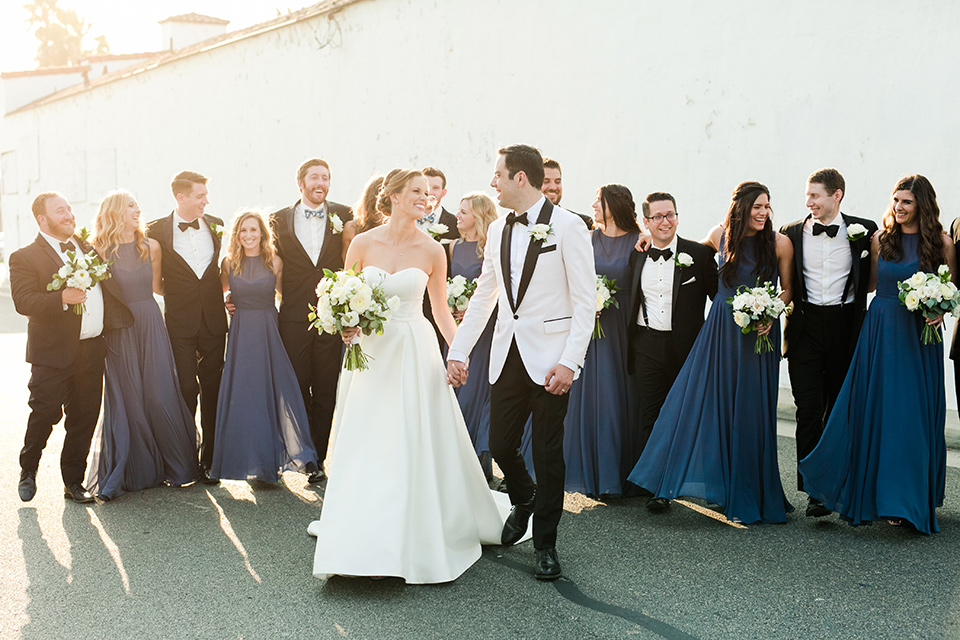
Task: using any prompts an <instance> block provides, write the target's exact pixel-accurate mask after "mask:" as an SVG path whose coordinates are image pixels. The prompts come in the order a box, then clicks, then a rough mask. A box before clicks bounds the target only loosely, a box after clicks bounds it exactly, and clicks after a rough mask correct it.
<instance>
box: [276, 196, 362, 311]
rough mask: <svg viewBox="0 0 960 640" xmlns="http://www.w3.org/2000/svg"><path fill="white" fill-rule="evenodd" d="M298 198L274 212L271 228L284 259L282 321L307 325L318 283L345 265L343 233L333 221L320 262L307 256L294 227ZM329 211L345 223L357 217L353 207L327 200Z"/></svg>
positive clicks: (324, 239) (315, 302) (325, 237)
mask: <svg viewBox="0 0 960 640" xmlns="http://www.w3.org/2000/svg"><path fill="white" fill-rule="evenodd" d="M298 204H300V201H299V200H297V201H296V202H295V203H294V204H293V205H292V206H290V207H287V208H285V209H281V210H280V211H277V212H276V213H273V214H271V215H270V227H271V228H272V229H273V242H274V244H275V246H276V249H277V255H278V256H280V259H281V260H283V282H282V283H281V286H282V289H283V297H282V299H281V302H280V322H301V323H303V324H307V322H309V320H308V319H307V315H308V314H309V313H310V309H309V305H314V306H316V304H317V293H316V291H317V283H318V282H320V278H322V277H323V270H324V269H330V270H331V271H338V270H340V269H342V268H343V235H342V234H340V233H333V229H331V227H330V224H329V220H328V224H327V225H326V235H324V237H323V248H322V249H321V250H320V256H319V257H318V259H317V261H316V262H313V260H312V259H311V258H310V256H308V255H307V251H306V249H304V248H303V245H302V244H300V240H299V239H297V234H296V231H295V230H294V214H295V213H296V209H297V205H298ZM327 212H328V214H330V215H336V216H337V217H339V218H340V221H341V222H342V223H343V224H346V223H347V221H349V220H353V211H352V210H351V209H350V207H348V206H346V205H343V204H338V203H336V202H330V201H329V200H328V201H327Z"/></svg>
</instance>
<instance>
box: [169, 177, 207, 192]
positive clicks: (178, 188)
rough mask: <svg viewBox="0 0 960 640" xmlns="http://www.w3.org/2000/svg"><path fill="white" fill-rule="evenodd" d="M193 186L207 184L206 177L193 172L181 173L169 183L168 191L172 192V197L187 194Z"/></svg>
mask: <svg viewBox="0 0 960 640" xmlns="http://www.w3.org/2000/svg"><path fill="white" fill-rule="evenodd" d="M195 184H207V179H206V177H204V176H202V175H200V174H199V173H197V172H195V171H181V172H180V173H178V174H177V175H176V177H174V179H173V182H171V183H170V189H172V190H173V195H177V194H178V193H183V194H187V193H190V192H191V191H193V185H195Z"/></svg>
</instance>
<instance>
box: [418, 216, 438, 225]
mask: <svg viewBox="0 0 960 640" xmlns="http://www.w3.org/2000/svg"><path fill="white" fill-rule="evenodd" d="M436 219H437V214H435V213H431V214H428V215H425V216H423V217H422V218H420V220H419V221H418V222H420V224H421V225H424V224H433V223H434V222H435V221H436Z"/></svg>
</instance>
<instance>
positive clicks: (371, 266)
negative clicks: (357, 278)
mask: <svg viewBox="0 0 960 640" xmlns="http://www.w3.org/2000/svg"><path fill="white" fill-rule="evenodd" d="M363 269H378V270H380V271H382V272H383V273H385V274H387V275H388V276H395V275H397V274H398V273H402V272H404V271H410V270H411V269H416V270H417V271H419V272H420V273H422V274H423V275H425V276H427V277H428V278H429V277H430V274H428V273H427V272H426V271H424V270H423V269H421V268H420V267H404V268H403V269H399V270H397V271H394V272H393V273H391V272H389V271H387V270H386V269H383V268H381V267H378V266H377V265H375V264H368V265H367V266H365V267H364V268H363ZM363 269H361V270H360V271H361V272H362V271H363Z"/></svg>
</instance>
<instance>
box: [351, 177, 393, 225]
mask: <svg viewBox="0 0 960 640" xmlns="http://www.w3.org/2000/svg"><path fill="white" fill-rule="evenodd" d="M382 186H383V176H373V177H372V178H370V180H369V181H368V182H367V185H366V186H365V187H364V188H363V195H361V196H360V199H359V200H357V203H356V204H355V205H353V211H354V215H353V220H354V224H356V225H357V233H363V232H364V231H369V230H370V229H373V228H375V227H379V226H380V225H382V224H383V223H384V222H386V219H385V218H384V217H383V215H382V214H381V213H380V212H379V211H377V195H378V194H379V193H380V187H382Z"/></svg>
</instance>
